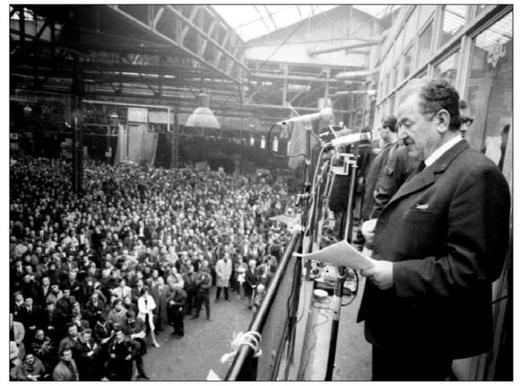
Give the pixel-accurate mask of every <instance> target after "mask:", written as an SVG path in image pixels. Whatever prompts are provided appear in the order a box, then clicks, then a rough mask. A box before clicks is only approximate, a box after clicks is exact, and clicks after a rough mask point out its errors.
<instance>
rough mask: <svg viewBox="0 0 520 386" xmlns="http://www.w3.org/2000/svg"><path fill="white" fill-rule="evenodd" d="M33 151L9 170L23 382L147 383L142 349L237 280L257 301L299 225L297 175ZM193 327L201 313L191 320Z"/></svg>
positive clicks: (13, 308)
mask: <svg viewBox="0 0 520 386" xmlns="http://www.w3.org/2000/svg"><path fill="white" fill-rule="evenodd" d="M70 168H71V166H70V163H66V162H64V161H62V160H59V159H43V158H38V159H35V158H25V159H21V160H17V161H16V162H13V163H12V165H11V169H10V227H9V232H10V267H11V272H10V295H11V302H10V339H9V340H10V369H11V372H10V374H11V379H13V380H62V381H70V380H85V381H93V380H102V379H108V380H131V379H133V377H134V372H135V371H134V369H135V370H136V372H137V378H138V379H148V377H147V375H146V372H145V369H144V365H143V356H144V355H145V354H146V351H147V349H148V347H149V346H150V345H153V346H155V347H159V343H158V342H157V339H156V334H158V333H159V332H161V331H162V330H166V329H167V328H168V327H169V326H171V330H169V331H168V332H170V331H171V333H172V334H173V335H176V336H178V337H179V338H182V336H183V335H184V319H185V317H186V316H191V318H198V317H199V315H200V313H201V310H202V308H203V307H204V309H205V315H206V318H207V320H208V321H211V304H212V302H213V300H212V299H210V290H211V288H212V287H213V286H215V285H216V291H215V292H216V294H215V295H216V297H215V299H214V301H215V302H217V301H219V300H220V295H221V292H223V295H224V301H225V300H227V301H231V298H230V294H229V289H231V290H232V291H235V292H236V295H237V296H238V295H240V297H241V298H243V299H245V298H247V299H248V300H247V304H245V305H244V307H248V308H250V309H252V308H255V307H256V308H257V307H258V306H259V304H260V303H261V301H262V298H263V296H264V294H265V289H266V288H267V287H268V285H269V282H270V279H271V277H272V275H273V273H274V272H275V270H276V267H277V263H278V259H279V258H280V256H281V252H282V249H283V246H284V245H285V243H286V242H287V241H288V238H289V231H288V229H287V227H286V226H285V225H283V224H278V223H273V222H270V221H268V219H269V218H270V217H271V216H276V215H279V214H282V213H285V212H286V211H288V210H293V209H292V208H293V207H294V203H295V199H294V197H292V196H291V195H289V194H288V193H287V186H286V184H285V182H280V181H276V182H272V183H271V182H269V183H268V182H266V181H265V179H260V180H257V178H255V176H242V175H236V174H234V175H229V174H225V173H223V172H221V171H219V172H215V171H210V170H195V169H194V168H191V167H188V168H184V169H175V170H170V169H160V168H148V167H138V166H135V165H125V164H123V165H121V164H120V165H118V166H111V165H107V164H103V163H96V162H93V161H87V162H85V169H84V183H83V192H82V194H80V195H76V194H73V193H72V191H71V183H70V173H71V170H70ZM188 323H189V322H188Z"/></svg>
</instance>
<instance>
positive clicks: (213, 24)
mask: <svg viewBox="0 0 520 386" xmlns="http://www.w3.org/2000/svg"><path fill="white" fill-rule="evenodd" d="M217 24H218V20H217V19H213V21H212V22H211V24H210V26H209V29H208V35H210V36H211V35H212V34H213V30H214V29H215V27H216V26H217ZM207 45H208V40H207V39H204V40H203V41H202V44H201V46H200V51H199V55H200V56H202V57H204V54H205V53H206V47H207Z"/></svg>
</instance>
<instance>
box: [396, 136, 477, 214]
mask: <svg viewBox="0 0 520 386" xmlns="http://www.w3.org/2000/svg"><path fill="white" fill-rule="evenodd" d="M468 148H469V145H468V143H467V142H466V141H464V140H463V141H460V142H458V143H456V144H455V146H453V147H452V148H451V149H449V150H448V151H447V152H446V153H444V154H443V155H442V156H441V157H440V158H439V159H438V160H437V161H435V162H434V163H433V164H432V165H430V166H429V167H427V168H426V169H424V170H423V171H422V172H420V173H418V174H416V175H414V176H413V177H411V178H410V179H409V180H408V181H406V182H405V183H404V184H403V185H402V186H401V188H400V189H399V190H398V191H397V192H396V194H395V195H394V196H393V197H392V199H391V200H390V201H389V202H388V205H390V204H391V203H393V202H395V201H398V200H400V199H401V198H403V197H405V196H408V195H410V194H412V193H415V192H417V191H419V190H422V189H424V188H426V187H428V186H430V185H432V184H433V183H434V182H435V181H436V180H437V178H438V176H439V174H442V173H444V171H445V170H446V168H447V167H448V165H449V164H450V163H451V162H452V161H453V160H454V159H455V158H457V156H458V155H459V154H460V153H462V152H463V151H465V150H467V149H468ZM388 205H387V206H388Z"/></svg>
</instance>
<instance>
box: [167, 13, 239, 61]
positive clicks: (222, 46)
mask: <svg viewBox="0 0 520 386" xmlns="http://www.w3.org/2000/svg"><path fill="white" fill-rule="evenodd" d="M167 8H168V10H170V11H171V12H172V13H173V14H174V15H175V16H177V17H178V18H180V19H181V20H182V21H184V22H185V23H186V24H188V25H189V27H190V28H192V29H193V30H195V31H196V32H197V33H198V34H199V35H201V36H202V37H204V38H205V39H207V40H208V42H210V43H211V44H213V45H214V46H215V47H216V48H218V49H219V52H222V53H223V54H224V55H226V56H227V57H228V58H229V59H231V60H233V61H234V62H235V63H237V64H238V65H239V66H241V67H242V68H244V69H245V70H247V71H249V68H247V67H246V65H245V64H244V63H241V62H240V61H239V60H238V59H237V58H236V56H234V55H232V54H231V53H230V52H229V51H228V50H227V49H226V48H225V47H224V46H225V45H226V43H222V44H219V43H218V42H217V41H216V40H215V39H213V38H212V37H211V36H209V35H208V34H207V33H206V32H205V31H204V30H203V29H201V28H200V27H198V26H197V25H195V24H194V23H193V21H192V20H190V19H188V18H186V16H184V15H183V14H182V12H180V11H179V10H177V9H176V8H175V7H173V6H171V5H168V6H167ZM231 33H233V34H235V32H234V31H231Z"/></svg>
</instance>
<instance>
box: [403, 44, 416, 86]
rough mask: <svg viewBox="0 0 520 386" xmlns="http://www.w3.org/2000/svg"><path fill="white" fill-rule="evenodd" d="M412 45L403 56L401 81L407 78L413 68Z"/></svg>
mask: <svg viewBox="0 0 520 386" xmlns="http://www.w3.org/2000/svg"><path fill="white" fill-rule="evenodd" d="M414 47H415V46H414V45H413V44H412V45H411V46H410V47H409V48H408V50H406V52H405V53H404V55H403V79H406V78H408V76H409V75H410V74H411V73H412V71H413V70H414V68H413V51H414Z"/></svg>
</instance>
